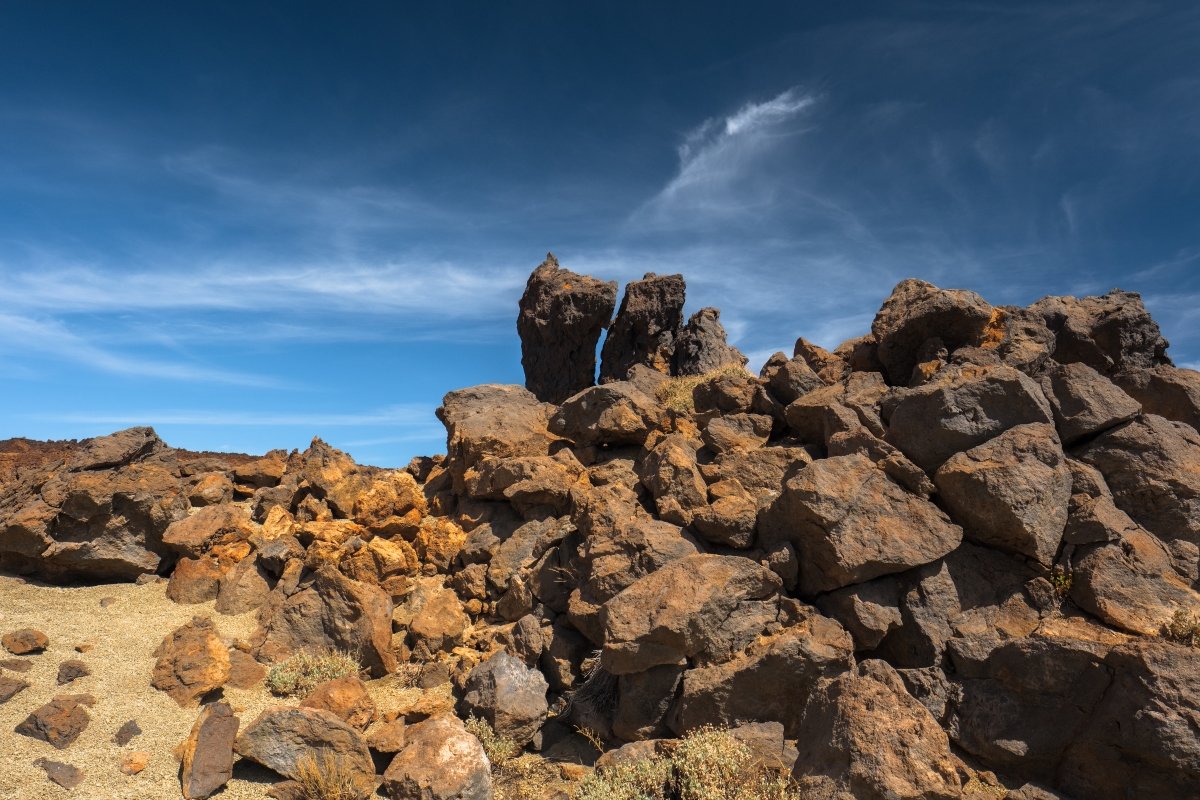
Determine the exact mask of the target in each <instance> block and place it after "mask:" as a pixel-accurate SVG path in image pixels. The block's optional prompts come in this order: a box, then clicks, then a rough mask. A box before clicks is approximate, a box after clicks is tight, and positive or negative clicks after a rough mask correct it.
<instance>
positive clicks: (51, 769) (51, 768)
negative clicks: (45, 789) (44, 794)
mask: <svg viewBox="0 0 1200 800" xmlns="http://www.w3.org/2000/svg"><path fill="white" fill-rule="evenodd" d="M33 765H34V766H35V767H41V768H42V769H43V770H44V771H45V772H46V777H47V778H49V779H50V780H51V781H53V782H54V783H56V784H58V785H59V786H61V787H62V788H64V789H66V790H67V791H71V790H72V789H74V788H75V787H77V786H78V785H79V784H81V783H83V770H81V769H80V768H79V767H76V766H73V765H71V764H64V763H62V762H61V761H51V760H49V759H47V758H39V759H38V760H37V761H34V762H33Z"/></svg>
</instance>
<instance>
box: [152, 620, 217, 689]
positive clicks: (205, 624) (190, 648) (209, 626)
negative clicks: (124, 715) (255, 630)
mask: <svg viewBox="0 0 1200 800" xmlns="http://www.w3.org/2000/svg"><path fill="white" fill-rule="evenodd" d="M154 655H155V657H156V658H157V659H158V660H157V661H156V662H155V663H154V673H153V677H152V679H151V685H152V686H153V687H154V688H155V689H158V690H160V691H163V692H166V693H167V694H168V695H170V696H171V699H172V700H174V701H175V702H176V703H178V704H179V705H180V706H184V707H186V706H194V705H196V704H198V703H199V702H200V698H202V697H203V696H204V695H206V694H208V693H209V692H211V691H213V690H215V689H219V688H221V687H222V686H224V685H225V682H226V681H227V680H229V670H230V664H229V648H227V647H226V646H225V645H224V644H223V643H222V642H221V639H220V637H219V636H217V630H216V628H215V627H214V626H213V622H212V620H211V619H209V618H208V617H195V618H193V619H192V621H191V622H189V623H187V624H186V625H183V626H181V627H179V628H177V629H176V630H175V631H173V632H171V633H170V634H168V635H167V636H166V638H164V639H163V640H162V643H161V644H160V645H159V646H158V649H157V650H155V651H154Z"/></svg>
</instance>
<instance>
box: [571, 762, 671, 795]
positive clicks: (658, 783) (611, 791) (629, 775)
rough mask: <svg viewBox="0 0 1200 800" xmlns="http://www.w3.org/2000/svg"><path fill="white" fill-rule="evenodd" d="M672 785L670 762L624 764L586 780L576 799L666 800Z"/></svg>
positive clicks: (592, 775)
mask: <svg viewBox="0 0 1200 800" xmlns="http://www.w3.org/2000/svg"><path fill="white" fill-rule="evenodd" d="M670 783H671V762H670V760H669V759H666V758H663V757H660V756H656V757H653V758H641V759H637V760H636V761H622V762H619V763H617V764H615V765H613V766H611V767H601V768H600V769H598V770H596V771H595V772H593V773H592V774H590V775H588V776H587V777H586V778H584V779H583V781H582V782H580V784H579V789H578V790H577V791H576V792H575V799H574V800H666V797H667V791H668V787H669V786H670Z"/></svg>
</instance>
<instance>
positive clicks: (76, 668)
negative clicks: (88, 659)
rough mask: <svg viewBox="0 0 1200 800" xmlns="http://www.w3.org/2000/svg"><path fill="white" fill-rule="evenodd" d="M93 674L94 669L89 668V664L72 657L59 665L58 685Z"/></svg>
mask: <svg viewBox="0 0 1200 800" xmlns="http://www.w3.org/2000/svg"><path fill="white" fill-rule="evenodd" d="M91 674H92V671H91V670H90V669H88V666H87V664H85V663H83V662H82V661H80V660H79V659H76V658H72V659H70V660H68V661H64V662H63V663H61V664H59V665H58V679H57V680H58V685H59V686H62V685H63V684H64V683H70V682H71V681H74V680H78V679H80V678H83V677H86V676H88V675H91Z"/></svg>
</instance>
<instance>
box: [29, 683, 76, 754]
mask: <svg viewBox="0 0 1200 800" xmlns="http://www.w3.org/2000/svg"><path fill="white" fill-rule="evenodd" d="M95 703H96V699H95V698H94V697H92V696H91V695H89V694H60V695H57V696H56V697H54V698H53V699H52V700H51V701H50V702H49V703H46V704H45V705H44V706H42V707H41V708H39V709H37V710H36V711H34V712H33V713H32V714H30V715H29V716H28V717H26V718H25V720H24V721H23V722H21V723H20V724H19V725H17V727H16V732H17V733H19V734H21V735H22V736H28V737H30V738H32V739H40V740H41V741H43V742H46V743H47V744H50V745H53V746H54V747H56V748H58V749H59V750H63V749H66V748H67V747H69V746H70V745H71V743H72V742H74V741H75V740H76V739H78V738H79V735H80V734H81V733H83V731H84V729H85V728H87V726H88V723H89V722H91V720H92V718H91V716H89V715H88V713H87V709H86V708H85V706H92V705H95Z"/></svg>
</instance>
